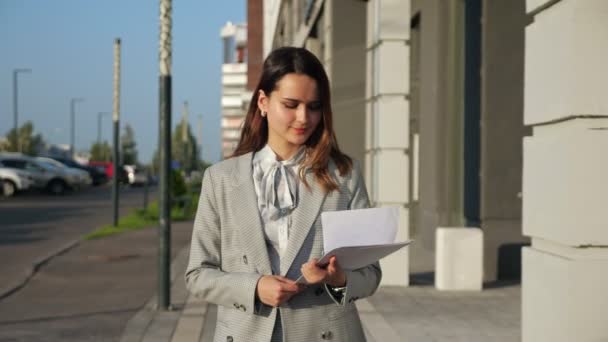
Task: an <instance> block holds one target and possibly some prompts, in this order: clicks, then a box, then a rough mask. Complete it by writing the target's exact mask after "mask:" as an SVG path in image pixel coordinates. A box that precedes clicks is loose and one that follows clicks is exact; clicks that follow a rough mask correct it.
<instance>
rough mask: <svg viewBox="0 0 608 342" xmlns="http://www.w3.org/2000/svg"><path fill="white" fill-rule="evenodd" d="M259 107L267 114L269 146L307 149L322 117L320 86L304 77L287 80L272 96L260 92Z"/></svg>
mask: <svg viewBox="0 0 608 342" xmlns="http://www.w3.org/2000/svg"><path fill="white" fill-rule="evenodd" d="M258 106H259V108H260V110H261V111H263V112H266V115H267V116H266V117H267V120H268V143H269V144H270V146H271V147H274V148H287V149H295V148H298V147H299V146H301V145H303V144H304V143H305V142H306V141H307V140H308V138H309V137H310V136H311V135H312V133H313V132H314V131H315V129H316V128H317V125H318V124H319V121H320V120H321V115H322V114H321V102H320V100H319V95H318V91H317V82H316V81H315V80H314V79H313V78H311V77H310V76H307V75H304V74H296V73H291V74H287V75H285V76H283V78H281V79H280V80H279V82H277V86H276V89H275V90H274V91H273V92H272V93H270V94H264V92H263V91H261V90H260V94H259V98H258Z"/></svg>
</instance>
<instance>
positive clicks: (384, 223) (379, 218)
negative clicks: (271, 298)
mask: <svg viewBox="0 0 608 342" xmlns="http://www.w3.org/2000/svg"><path fill="white" fill-rule="evenodd" d="M321 223H322V224H323V247H324V251H325V255H324V256H323V257H322V258H321V259H320V260H319V262H318V264H319V265H321V266H325V265H327V263H328V262H329V258H330V257H332V256H334V255H335V256H336V258H337V260H338V263H339V265H340V267H342V269H344V270H355V269H357V268H361V267H364V266H367V265H370V264H372V263H374V262H376V261H378V260H380V259H382V258H383V257H385V256H387V255H389V254H391V253H394V252H395V251H397V250H399V249H401V248H403V247H405V246H407V245H409V244H410V243H411V242H412V241H411V240H410V241H405V242H395V238H396V236H397V230H398V228H399V208H396V207H386V208H370V209H358V210H345V211H329V212H324V213H322V214H321ZM296 281H297V282H298V283H306V280H305V279H304V277H302V276H300V277H299V278H298V279H297V280H296Z"/></svg>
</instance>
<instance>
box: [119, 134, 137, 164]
mask: <svg viewBox="0 0 608 342" xmlns="http://www.w3.org/2000/svg"><path fill="white" fill-rule="evenodd" d="M120 155H121V158H122V164H123V165H135V164H137V143H136V142H135V132H134V131H133V128H132V127H131V125H129V124H127V125H126V126H125V131H124V133H123V134H122V136H121V137H120Z"/></svg>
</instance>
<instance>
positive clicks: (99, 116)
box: [97, 112, 110, 144]
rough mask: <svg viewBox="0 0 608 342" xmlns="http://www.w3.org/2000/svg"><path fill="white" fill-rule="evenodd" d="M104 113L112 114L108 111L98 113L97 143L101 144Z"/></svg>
mask: <svg viewBox="0 0 608 342" xmlns="http://www.w3.org/2000/svg"><path fill="white" fill-rule="evenodd" d="M104 115H110V113H108V112H99V113H97V143H98V144H101V117H102V116H104Z"/></svg>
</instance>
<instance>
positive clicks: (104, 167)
mask: <svg viewBox="0 0 608 342" xmlns="http://www.w3.org/2000/svg"><path fill="white" fill-rule="evenodd" d="M89 166H92V167H95V168H97V169H99V170H101V171H103V172H105V173H106V175H107V176H108V179H112V177H113V176H114V163H113V162H105V161H94V160H89ZM126 179H127V173H126V172H125V170H124V169H123V168H122V167H119V168H118V181H119V182H125V181H126Z"/></svg>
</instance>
